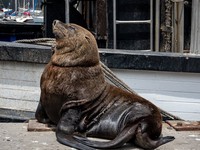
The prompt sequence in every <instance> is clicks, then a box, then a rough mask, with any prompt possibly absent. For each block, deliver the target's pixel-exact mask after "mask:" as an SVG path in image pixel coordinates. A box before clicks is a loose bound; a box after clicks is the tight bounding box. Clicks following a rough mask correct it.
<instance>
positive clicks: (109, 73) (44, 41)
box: [15, 38, 183, 120]
mask: <svg viewBox="0 0 200 150" xmlns="http://www.w3.org/2000/svg"><path fill="white" fill-rule="evenodd" d="M15 42H16V43H29V44H39V45H46V46H52V44H53V43H54V42H55V39H54V38H39V39H31V40H30V39H24V40H18V41H15ZM101 67H102V69H103V72H104V74H105V77H106V79H107V80H109V81H110V82H111V83H112V84H114V85H115V86H117V87H119V88H122V89H124V90H127V91H128V92H130V93H133V94H137V93H136V92H135V91H134V90H132V89H131V88H130V87H129V86H128V85H127V84H126V83H124V82H123V81H122V80H120V79H119V78H118V77H117V76H116V75H115V74H114V73H113V72H112V71H111V70H110V69H109V68H108V67H107V66H106V65H104V64H103V63H102V62H101ZM137 95H138V94H137ZM159 109H160V112H161V114H162V115H163V116H165V117H168V118H170V119H172V120H183V119H181V118H179V117H177V116H174V115H172V114H170V113H168V112H166V111H164V110H162V109H161V108H159Z"/></svg>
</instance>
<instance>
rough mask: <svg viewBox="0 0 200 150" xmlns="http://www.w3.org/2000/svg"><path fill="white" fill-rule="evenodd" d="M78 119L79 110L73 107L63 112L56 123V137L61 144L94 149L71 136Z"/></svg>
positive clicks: (83, 149)
mask: <svg viewBox="0 0 200 150" xmlns="http://www.w3.org/2000/svg"><path fill="white" fill-rule="evenodd" d="M78 121H79V112H78V111H77V110H75V109H69V110H68V111H66V112H63V114H62V117H61V119H60V121H59V123H58V125H57V129H56V137H57V141H58V142H60V143H61V144H64V145H67V146H70V147H73V148H77V149H79V150H95V149H94V148H91V147H89V146H86V145H84V144H82V143H79V142H77V141H76V140H75V139H74V138H73V134H74V132H75V131H76V128H77V127H76V126H77V124H78V123H77V122H78Z"/></svg>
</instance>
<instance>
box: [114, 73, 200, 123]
mask: <svg viewBox="0 0 200 150" xmlns="http://www.w3.org/2000/svg"><path fill="white" fill-rule="evenodd" d="M112 70H113V72H114V73H115V74H116V75H117V76H118V77H119V78H120V79H121V80H123V81H124V82H125V83H126V84H127V85H129V86H130V87H131V88H132V89H133V90H134V91H136V92H137V93H139V94H140V95H141V96H143V97H145V98H147V99H148V100H150V101H152V102H153V103H154V104H156V105H157V106H158V107H160V108H162V109H163V110H165V111H167V112H170V113H172V114H174V115H176V116H179V117H181V118H183V119H185V120H200V74H199V73H180V72H179V73H176V72H158V71H136V70H120V69H112Z"/></svg>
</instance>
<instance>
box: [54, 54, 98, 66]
mask: <svg viewBox="0 0 200 150" xmlns="http://www.w3.org/2000/svg"><path fill="white" fill-rule="evenodd" d="M51 62H52V64H53V65H56V66H60V67H76V66H85V67H90V66H95V65H98V64H99V56H95V55H94V56H90V57H89V56H88V55H87V54H85V55H82V56H81V57H80V56H79V55H78V54H76V53H73V54H71V53H67V54H62V55H57V54H56V53H54V54H53V55H52V57H51Z"/></svg>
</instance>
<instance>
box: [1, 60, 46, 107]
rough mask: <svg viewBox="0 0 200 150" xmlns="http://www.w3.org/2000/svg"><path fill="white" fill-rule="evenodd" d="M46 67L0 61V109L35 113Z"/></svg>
mask: <svg viewBox="0 0 200 150" xmlns="http://www.w3.org/2000/svg"><path fill="white" fill-rule="evenodd" d="M43 68H44V65H42V64H34V63H22V62H11V61H0V108H6V109H16V110H23V111H35V110H36V107H37V104H38V101H39V97H40V88H39V81H40V76H41V73H42V71H43Z"/></svg>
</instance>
